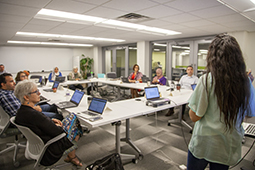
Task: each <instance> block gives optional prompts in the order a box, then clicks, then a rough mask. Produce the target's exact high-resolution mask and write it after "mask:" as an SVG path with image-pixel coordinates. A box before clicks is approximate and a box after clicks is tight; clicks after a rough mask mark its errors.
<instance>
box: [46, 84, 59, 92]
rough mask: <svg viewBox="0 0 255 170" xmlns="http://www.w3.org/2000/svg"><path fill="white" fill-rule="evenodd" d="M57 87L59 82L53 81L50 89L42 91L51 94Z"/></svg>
mask: <svg viewBox="0 0 255 170" xmlns="http://www.w3.org/2000/svg"><path fill="white" fill-rule="evenodd" d="M58 85H59V82H58V81H55V82H54V84H53V86H52V88H51V89H43V91H46V92H53V89H54V88H58Z"/></svg>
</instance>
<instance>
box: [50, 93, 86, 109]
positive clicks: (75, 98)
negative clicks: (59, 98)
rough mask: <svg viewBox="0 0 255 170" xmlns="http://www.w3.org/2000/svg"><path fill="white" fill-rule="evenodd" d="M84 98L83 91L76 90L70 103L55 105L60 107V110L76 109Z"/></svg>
mask: <svg viewBox="0 0 255 170" xmlns="http://www.w3.org/2000/svg"><path fill="white" fill-rule="evenodd" d="M83 96H84V92H83V91H80V90H75V92H74V93H73V95H72V97H71V99H70V101H64V102H59V103H56V104H55V105H56V106H57V107H59V108H60V109H65V108H71V107H76V106H78V105H79V104H80V102H81V99H82V97H83Z"/></svg>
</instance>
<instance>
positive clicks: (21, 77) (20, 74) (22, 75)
mask: <svg viewBox="0 0 255 170" xmlns="http://www.w3.org/2000/svg"><path fill="white" fill-rule="evenodd" d="M27 79H28V77H27V75H26V73H25V72H23V71H19V72H18V73H17V75H16V77H15V81H16V84H17V83H18V82H20V81H23V80H27Z"/></svg>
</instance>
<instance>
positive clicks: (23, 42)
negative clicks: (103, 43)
mask: <svg viewBox="0 0 255 170" xmlns="http://www.w3.org/2000/svg"><path fill="white" fill-rule="evenodd" d="M7 43H14V44H38V45H59V46H77V47H92V46H93V45H92V44H74V43H52V42H34V41H7Z"/></svg>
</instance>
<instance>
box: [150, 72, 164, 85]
mask: <svg viewBox="0 0 255 170" xmlns="http://www.w3.org/2000/svg"><path fill="white" fill-rule="evenodd" d="M156 75H157V76H155V77H154V78H153V80H152V82H151V83H152V84H160V85H166V78H165V77H164V76H163V74H162V69H161V68H157V70H156Z"/></svg>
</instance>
